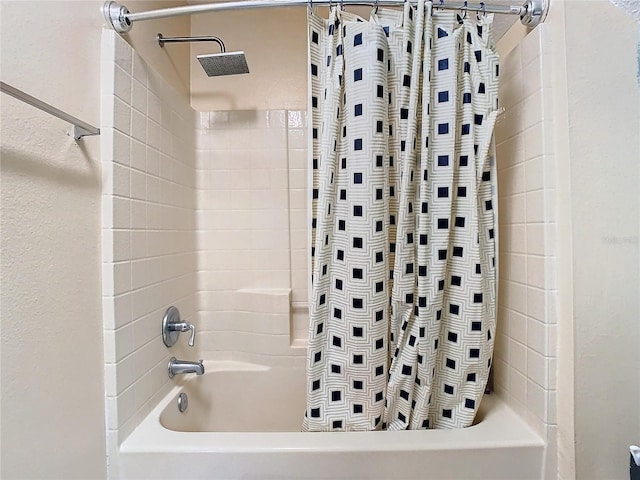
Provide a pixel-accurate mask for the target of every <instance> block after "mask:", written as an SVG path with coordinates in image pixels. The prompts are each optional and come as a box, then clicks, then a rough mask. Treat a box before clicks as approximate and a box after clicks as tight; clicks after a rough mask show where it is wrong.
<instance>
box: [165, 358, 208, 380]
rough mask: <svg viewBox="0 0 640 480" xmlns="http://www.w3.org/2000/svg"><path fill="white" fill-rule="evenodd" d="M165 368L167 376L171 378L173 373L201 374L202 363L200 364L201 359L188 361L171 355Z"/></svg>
mask: <svg viewBox="0 0 640 480" xmlns="http://www.w3.org/2000/svg"><path fill="white" fill-rule="evenodd" d="M167 370H168V371H169V378H173V376H174V375H183V374H185V373H195V374H196V375H203V374H204V365H203V364H202V360H200V361H199V362H188V361H186V360H178V359H177V358H176V357H171V360H169V365H168V366H167Z"/></svg>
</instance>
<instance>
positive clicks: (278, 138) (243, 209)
mask: <svg viewBox="0 0 640 480" xmlns="http://www.w3.org/2000/svg"><path fill="white" fill-rule="evenodd" d="M306 138H307V135H306V112H302V111H289V110H268V111H259V110H258V111H257V110H251V111H229V112H201V113H200V122H199V125H198V130H197V153H196V169H197V170H196V179H197V180H196V188H197V198H198V210H197V243H198V268H199V270H198V305H199V309H200V311H199V312H198V328H199V332H200V333H199V334H198V342H199V345H198V348H199V352H200V354H201V356H202V357H203V358H208V359H239V360H247V361H255V362H260V363H266V364H271V365H291V364H295V365H303V364H304V362H305V355H306V348H305V346H306V337H307V324H308V309H307V303H306V298H307V248H306V245H307V221H306V218H307V204H306V197H307V195H306V184H307V180H306V175H307V171H306V151H307V140H306Z"/></svg>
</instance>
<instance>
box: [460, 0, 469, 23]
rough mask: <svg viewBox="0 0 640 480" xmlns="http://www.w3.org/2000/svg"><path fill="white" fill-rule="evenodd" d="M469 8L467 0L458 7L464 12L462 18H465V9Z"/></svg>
mask: <svg viewBox="0 0 640 480" xmlns="http://www.w3.org/2000/svg"><path fill="white" fill-rule="evenodd" d="M468 10H469V2H468V0H464V5H463V6H462V7H460V12H464V15H463V16H462V18H463V19H466V18H467V11H468Z"/></svg>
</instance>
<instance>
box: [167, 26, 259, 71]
mask: <svg viewBox="0 0 640 480" xmlns="http://www.w3.org/2000/svg"><path fill="white" fill-rule="evenodd" d="M156 40H157V41H158V45H160V48H164V44H165V43H182V42H216V43H217V44H218V45H220V50H221V52H220V53H207V54H205V55H197V56H196V58H197V59H198V61H199V62H200V65H202V68H204V71H205V73H206V74H207V75H208V76H209V77H219V76H223V75H238V74H241V73H249V67H248V66H247V59H246V58H245V56H244V52H227V51H226V49H225V46H224V42H223V41H222V39H221V38H218V37H214V36H211V35H210V36H204V37H164V36H163V35H162V34H161V33H159V34H158V35H157V36H156Z"/></svg>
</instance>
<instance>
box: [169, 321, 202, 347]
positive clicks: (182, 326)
mask: <svg viewBox="0 0 640 480" xmlns="http://www.w3.org/2000/svg"><path fill="white" fill-rule="evenodd" d="M169 330H171V331H173V332H188V331H189V330H191V335H189V346H190V347H193V344H194V342H195V339H196V326H195V325H193V324H191V323H189V322H179V323H172V324H170V325H169Z"/></svg>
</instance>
